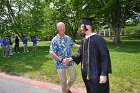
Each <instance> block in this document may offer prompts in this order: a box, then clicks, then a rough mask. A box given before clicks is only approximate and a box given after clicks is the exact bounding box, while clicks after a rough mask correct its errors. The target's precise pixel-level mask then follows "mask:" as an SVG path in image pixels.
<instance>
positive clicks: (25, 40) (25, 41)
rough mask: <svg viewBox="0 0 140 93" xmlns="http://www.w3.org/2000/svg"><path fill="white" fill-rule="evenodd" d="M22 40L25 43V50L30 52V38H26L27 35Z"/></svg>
mask: <svg viewBox="0 0 140 93" xmlns="http://www.w3.org/2000/svg"><path fill="white" fill-rule="evenodd" d="M22 42H23V45H24V52H29V51H28V39H27V38H26V36H23V38H22Z"/></svg>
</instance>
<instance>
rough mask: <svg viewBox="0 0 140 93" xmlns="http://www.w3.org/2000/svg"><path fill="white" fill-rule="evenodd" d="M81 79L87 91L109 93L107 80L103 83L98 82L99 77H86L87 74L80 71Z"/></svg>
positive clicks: (89, 92)
mask: <svg viewBox="0 0 140 93" xmlns="http://www.w3.org/2000/svg"><path fill="white" fill-rule="evenodd" d="M82 77H83V81H84V83H85V86H86V90H87V93H109V80H108V81H107V82H106V83H104V84H100V83H99V77H95V78H90V79H89V80H87V79H86V77H87V74H86V73H83V72H82Z"/></svg>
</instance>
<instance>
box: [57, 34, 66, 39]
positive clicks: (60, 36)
mask: <svg viewBox="0 0 140 93" xmlns="http://www.w3.org/2000/svg"><path fill="white" fill-rule="evenodd" d="M57 37H58V38H59V39H64V38H65V35H64V37H61V36H60V35H59V34H57Z"/></svg>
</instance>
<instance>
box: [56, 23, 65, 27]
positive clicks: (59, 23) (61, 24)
mask: <svg viewBox="0 0 140 93" xmlns="http://www.w3.org/2000/svg"><path fill="white" fill-rule="evenodd" d="M62 24H63V25H65V24H64V23H63V22H58V23H57V25H56V26H57V27H58V26H59V25H62Z"/></svg>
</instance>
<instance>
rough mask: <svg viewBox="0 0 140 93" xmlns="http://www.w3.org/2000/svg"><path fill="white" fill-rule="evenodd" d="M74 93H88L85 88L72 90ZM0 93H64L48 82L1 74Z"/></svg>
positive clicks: (73, 88) (58, 87) (57, 86)
mask: <svg viewBox="0 0 140 93" xmlns="http://www.w3.org/2000/svg"><path fill="white" fill-rule="evenodd" d="M71 91H72V93H86V91H85V89H84V88H79V87H78V88H77V87H72V88H71ZM0 93H62V90H61V87H60V86H59V85H55V84H52V83H48V82H42V81H35V80H31V79H27V78H23V77H18V76H11V75H8V74H5V73H0Z"/></svg>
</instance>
